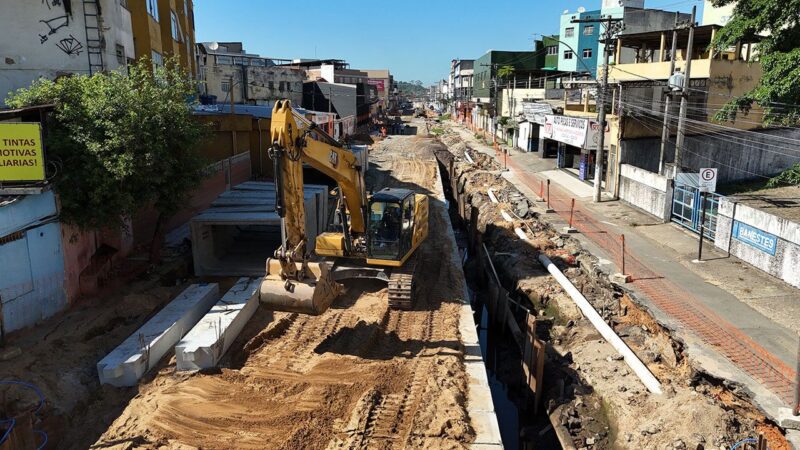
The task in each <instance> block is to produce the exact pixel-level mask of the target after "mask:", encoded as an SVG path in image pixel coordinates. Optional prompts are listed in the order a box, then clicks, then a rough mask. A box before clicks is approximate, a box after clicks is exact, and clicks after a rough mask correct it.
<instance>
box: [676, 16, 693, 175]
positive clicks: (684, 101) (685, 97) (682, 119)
mask: <svg viewBox="0 0 800 450" xmlns="http://www.w3.org/2000/svg"><path fill="white" fill-rule="evenodd" d="M696 15H697V6H692V19H691V22H690V23H689V43H688V46H687V49H686V71H685V72H686V73H685V75H684V77H685V78H684V81H683V92H682V93H681V110H680V116H679V117H678V135H677V137H676V138H675V174H676V175H677V174H678V172H679V171H680V170H681V149H682V148H683V142H684V140H685V138H686V130H685V128H686V108H687V107H688V103H689V84H691V82H692V78H691V77H692V47H693V46H694V28H695V17H696Z"/></svg>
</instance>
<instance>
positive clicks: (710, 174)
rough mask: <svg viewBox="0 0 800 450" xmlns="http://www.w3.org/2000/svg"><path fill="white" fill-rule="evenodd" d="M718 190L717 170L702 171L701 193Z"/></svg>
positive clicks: (706, 169)
mask: <svg viewBox="0 0 800 450" xmlns="http://www.w3.org/2000/svg"><path fill="white" fill-rule="evenodd" d="M716 190H717V169H715V168H714V169H711V168H705V169H700V192H714V191H716Z"/></svg>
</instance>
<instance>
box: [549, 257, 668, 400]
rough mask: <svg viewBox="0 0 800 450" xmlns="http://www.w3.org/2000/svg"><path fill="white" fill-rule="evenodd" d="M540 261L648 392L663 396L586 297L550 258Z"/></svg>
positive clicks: (651, 378)
mask: <svg viewBox="0 0 800 450" xmlns="http://www.w3.org/2000/svg"><path fill="white" fill-rule="evenodd" d="M539 261H540V262H541V263H542V264H543V265H544V266H545V267H547V271H548V272H550V274H551V275H553V278H555V279H556V281H558V284H560V285H561V287H562V288H564V290H565V291H566V292H567V294H569V296H570V297H572V300H573V301H574V302H575V304H576V305H578V308H580V310H581V312H583V315H584V316H586V318H587V319H589V322H591V323H592V325H594V327H595V328H596V329H597V331H598V332H600V335H602V336H603V338H605V340H606V341H608V343H609V344H611V346H612V347H614V349H615V350H617V352H619V354H620V355H622V357H623V358H624V359H625V362H626V363H627V364H628V367H630V368H631V370H633V372H634V373H635V374H636V376H638V377H639V379H640V380H642V383H644V385H645V387H647V390H648V391H650V392H652V393H653V394H661V383H659V382H658V379H656V377H655V376H654V375H653V373H652V372H650V369H648V368H647V366H645V365H644V363H642V361H641V360H640V359H639V358H638V357H636V354H635V353H633V351H632V350H631V349H630V347H628V345H627V344H626V343H625V342H624V341H623V340H622V339H621V338H620V337H619V336H617V334H616V333H614V330H612V329H611V327H610V326H608V324H607V323H606V322H605V321H604V320H603V318H602V317H600V314H598V313H597V311H595V309H594V307H593V306H592V305H591V304H590V303H589V301H588V300H586V297H584V296H583V294H581V293H580V291H578V289H576V288H575V286H573V285H572V283H571V282H570V281H569V279H567V277H566V276H564V274H563V273H561V271H560V270H558V267H556V265H555V264H553V262H552V261H550V258H548V257H547V256H545V255H544V254H543V253H539Z"/></svg>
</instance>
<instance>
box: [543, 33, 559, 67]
mask: <svg viewBox="0 0 800 450" xmlns="http://www.w3.org/2000/svg"><path fill="white" fill-rule="evenodd" d="M558 44H559V42H558V35H555V36H544V37H542V45H544V49H545V55H544V69H545V70H558Z"/></svg>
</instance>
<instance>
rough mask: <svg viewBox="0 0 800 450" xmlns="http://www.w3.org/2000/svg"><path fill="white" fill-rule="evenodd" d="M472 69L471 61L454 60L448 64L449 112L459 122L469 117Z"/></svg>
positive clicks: (472, 63) (473, 64) (472, 61)
mask: <svg viewBox="0 0 800 450" xmlns="http://www.w3.org/2000/svg"><path fill="white" fill-rule="evenodd" d="M474 67H475V60H473V59H454V60H452V61H451V62H450V86H451V87H450V96H451V97H450V100H451V103H450V111H451V113H453V114H454V115H455V117H456V118H457V119H459V120H466V119H467V118H468V117H471V115H470V110H471V109H472V79H473V75H474V72H475V69H474Z"/></svg>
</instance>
